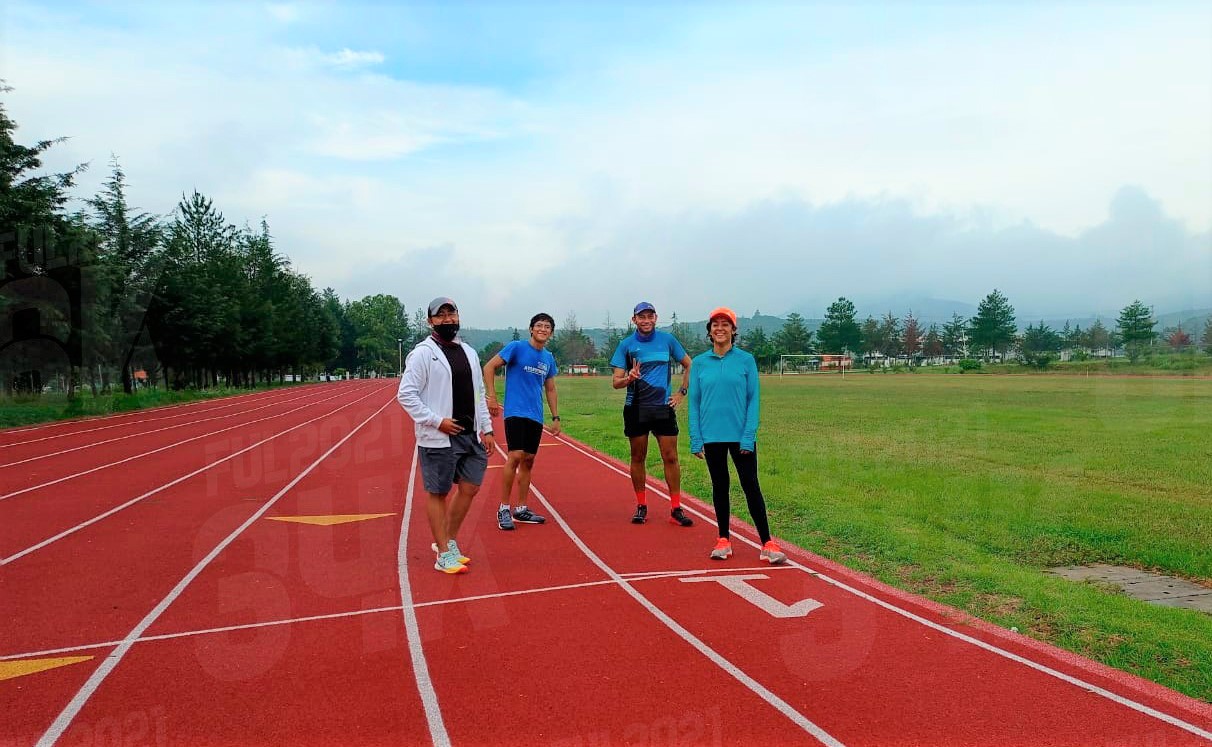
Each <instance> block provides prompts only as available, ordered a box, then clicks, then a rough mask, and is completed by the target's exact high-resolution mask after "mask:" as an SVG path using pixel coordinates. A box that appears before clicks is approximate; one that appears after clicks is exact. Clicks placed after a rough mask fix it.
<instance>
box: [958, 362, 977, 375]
mask: <svg viewBox="0 0 1212 747" xmlns="http://www.w3.org/2000/svg"><path fill="white" fill-rule="evenodd" d="M959 369H960V373H964V372H965V371H979V370H981V362H980V361H978V360H973V359H972V358H965V359H963V360H962V361H960V362H959Z"/></svg>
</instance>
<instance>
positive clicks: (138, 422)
mask: <svg viewBox="0 0 1212 747" xmlns="http://www.w3.org/2000/svg"><path fill="white" fill-rule="evenodd" d="M276 394H280V392H276ZM288 394H298V395H299V396H297V397H274V398H272V399H271V401H270V402H267V403H266V404H265V405H262V407H270V406H272V405H280V404H284V403H286V402H293V401H294V400H296V399H302V398H303V397H309V396H311V394H312V393H311V392H298V391H295V392H288ZM264 399H270V398H269V397H266V398H264ZM242 404H243V403H235V404H227V405H220V406H218V407H212V408H209V409H206V410H199V411H196V412H183V413H178V414H176V415H164V416H162V417H152V418H144V419H143V420H136V421H132V422H128V423H112V424H110V425H101V426H98V427H96V428H84V429H82V430H78V431H70V432H68V433H56V434H54V435H51V436H43V437H42V438H31V439H29V440H28V441H13V442H11V443H7V444H0V449H8V448H12V447H13V446H25V445H26V444H36V443H41V442H42V441H51V440H54V439H56V438H66V437H68V436H79V435H83V434H85V433H96V432H97V431H107V430H110V429H112V428H130V427H132V426H137V425H142V424H144V423H152V422H155V421H157V420H170V419H172V418H184V417H188V416H190V415H203V414H205V413H208V412H215V411H216V410H227V409H230V408H232V407H239V406H240V405H242ZM254 409H261V408H259V407H258V408H254ZM241 412H252V410H242V411H241ZM237 414H238V413H237ZM220 417H231V415H216V416H215V417H213V418H204V419H202V420H191V421H190V422H189V423H180V424H178V425H175V426H171V427H174V428H177V427H180V426H181V425H190V424H192V423H204V422H206V421H207V420H216V419H218V418H220ZM106 419H107V420H108V418H106ZM160 430H165V429H163V428H161V429H160ZM155 432H156V431H142V432H140V434H139V435H143V434H145V433H155ZM113 440H117V439H113ZM100 443H108V441H101V442H100ZM90 445H96V444H90ZM56 453H58V452H56ZM45 456H50V455H49V454H48V455H45ZM12 464H20V462H12ZM7 466H8V464H3V465H0V467H7Z"/></svg>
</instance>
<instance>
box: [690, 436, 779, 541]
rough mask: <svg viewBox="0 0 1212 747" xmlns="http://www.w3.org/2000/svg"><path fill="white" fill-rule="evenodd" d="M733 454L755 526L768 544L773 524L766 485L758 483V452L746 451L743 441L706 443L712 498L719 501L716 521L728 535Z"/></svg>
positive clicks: (721, 533)
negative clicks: (768, 515)
mask: <svg viewBox="0 0 1212 747" xmlns="http://www.w3.org/2000/svg"><path fill="white" fill-rule="evenodd" d="M729 454H731V455H732V463H733V464H735V465H736V476H737V477H738V478H740V480H741V490H743V491H745V501H746V502H747V503H748V504H749V515H750V516H752V517H753V526H754V528H756V529H757V532H758V537H760V538H761V539H762V544H763V545H764V544H766V543H767V542H769V541H770V526H769V524H767V522H766V499H765V498H763V497H762V488H761V487H760V486H759V485H758V475H757V452H756V451H753V452H750V453H748V454H742V453H741V445H740V444H739V443H737V442H735V441H733V442H731V443H725V442H716V443H710V444H703V457H704V458H705V459H706V460H707V471H708V472H709V473H711V501H712V503H714V504H715V521H716V524H718V525H719V527H720V536H721V537H727V536H728V519H729V517H730V516H731V515H732V509H731V508H730V505H729V501H728V481H729V475H728V455H729Z"/></svg>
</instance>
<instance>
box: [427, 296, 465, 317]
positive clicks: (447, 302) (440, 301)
mask: <svg viewBox="0 0 1212 747" xmlns="http://www.w3.org/2000/svg"><path fill="white" fill-rule="evenodd" d="M443 306H449V307H450V308H451V309H452V310H453V311H454V312H455V313H456V314H457V313H459V307H458V306H456V305H455V302H454V299H452V298H447V297H446V296H438V297H437V298H435V299H434V300H432V301H430V302H429V315H430V316H431V317H434V316H437V315H438V312H439V311H441V310H442V307H443Z"/></svg>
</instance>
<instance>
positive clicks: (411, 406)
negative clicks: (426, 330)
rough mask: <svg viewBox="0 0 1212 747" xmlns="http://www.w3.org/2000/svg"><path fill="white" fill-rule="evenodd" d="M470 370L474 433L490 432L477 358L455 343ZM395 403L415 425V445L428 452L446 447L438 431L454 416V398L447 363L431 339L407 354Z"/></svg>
mask: <svg viewBox="0 0 1212 747" xmlns="http://www.w3.org/2000/svg"><path fill="white" fill-rule="evenodd" d="M458 342H459V345H460V346H461V347H462V348H463V352H464V353H465V354H466V355H467V363H468V364H469V365H470V366H471V385H472V388H473V394H472V396H473V397H474V399H475V403H476V423H475V433H476V437H477V438H479V435H480V434H481V433H491V432H492V419H491V418H490V417H489V415H488V403H487V401H485V399H484V377H483V375H482V368H481V366H480V356H479V355H477V354H476V351H475V348H473V347H471V346H470V345H468V344H467V343H465V342H463V341H462V340H459V341H458ZM396 399H397V400H398V401H399V403H400V406H401V407H403V408H404V411H405V412H407V413H408V416H409V417H411V418H412V419H413V421H414V422H415V423H416V433H417V445H418V446H427V447H430V448H443V447H447V446H450V436H447V435H446V434H445V433H443V432H442V431H440V430H438V426H439V425H441V424H442V420H443V419H444V418H449V417H452V415H453V413H454V394H453V392H452V389H451V371H450V361H448V360H446V354H445V353H443V352H442V349H441V347H439V345H438V343H437V341H436V340H434V339H433V337H432V336H431V337H426V338H425V339H424V340H421V341H420V342H419V343H417V346H416V347H415V348H413V349H412V352H411V353H409V354H408V358H407V359H406V361H405V363H404V375H403V376H402V377H400V389H399V391H397V392H396Z"/></svg>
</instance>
